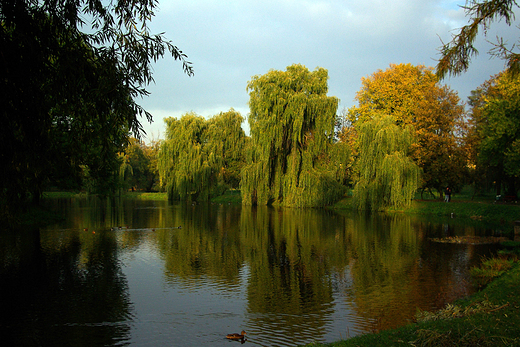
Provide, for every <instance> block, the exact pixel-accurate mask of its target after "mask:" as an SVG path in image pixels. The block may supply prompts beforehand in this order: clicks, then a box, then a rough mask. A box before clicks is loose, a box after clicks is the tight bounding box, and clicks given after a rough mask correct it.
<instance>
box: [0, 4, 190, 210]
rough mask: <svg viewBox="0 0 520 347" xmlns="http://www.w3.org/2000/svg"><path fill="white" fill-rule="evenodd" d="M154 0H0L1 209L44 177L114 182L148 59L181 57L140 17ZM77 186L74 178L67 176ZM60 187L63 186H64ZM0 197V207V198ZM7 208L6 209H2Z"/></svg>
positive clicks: (34, 194) (31, 192) (29, 193)
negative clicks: (106, 0) (82, 176)
mask: <svg viewBox="0 0 520 347" xmlns="http://www.w3.org/2000/svg"><path fill="white" fill-rule="evenodd" d="M156 7H157V1H155V0H151V1H149V0H136V1H125V0H119V1H115V2H112V1H110V2H104V1H101V0H78V1H68V0H41V1H36V0H3V1H1V2H0V47H2V48H1V52H2V53H1V54H0V91H1V93H0V98H1V104H2V108H1V109H0V122H1V123H2V128H0V137H1V138H2V141H1V143H0V162H1V163H2V165H0V176H1V177H3V179H2V180H1V181H0V202H1V203H2V206H3V208H5V209H4V210H3V211H0V212H1V213H2V214H4V215H5V214H11V212H12V210H13V209H16V206H18V207H20V206H23V205H24V204H25V203H26V202H27V201H28V200H29V199H31V198H32V199H33V200H34V201H36V202H37V200H38V198H39V196H40V194H41V190H42V188H43V186H44V185H48V184H53V185H63V184H64V182H65V181H67V183H66V184H67V185H68V186H69V185H71V184H73V183H71V182H70V180H67V177H71V176H73V177H81V175H82V170H83V174H85V172H88V176H89V177H90V178H92V179H93V182H95V186H96V187H97V188H96V190H97V191H100V192H105V193H106V192H109V191H110V190H111V189H113V185H114V184H115V182H116V181H117V171H118V168H119V166H120V162H119V160H118V159H117V153H118V152H120V151H121V149H122V147H123V146H124V145H125V142H126V140H127V138H128V136H129V133H133V134H134V135H135V136H137V137H139V136H140V135H141V134H142V133H143V128H142V125H141V122H140V118H139V117H140V116H145V117H146V118H147V120H151V115H150V114H149V113H148V112H146V110H144V109H143V108H142V107H141V106H140V105H139V104H138V103H137V102H136V101H135V99H136V98H137V97H142V96H146V95H147V94H148V92H147V91H146V89H145V88H146V85H147V84H148V83H150V82H152V81H153V77H152V68H151V64H152V63H153V62H154V61H155V60H157V59H158V58H160V57H163V56H164V55H165V54H167V53H168V52H169V53H170V54H171V55H172V57H173V58H174V59H176V60H180V61H181V62H182V65H183V69H184V71H185V72H186V73H187V74H188V75H191V74H192V73H193V70H192V67H191V65H190V63H189V62H188V61H187V60H186V56H185V55H184V54H183V53H182V52H181V51H180V50H179V49H178V48H177V47H176V46H174V45H173V44H172V43H171V42H170V41H168V40H166V39H165V38H164V36H163V35H162V34H159V35H152V34H151V33H150V31H149V29H148V24H149V22H150V20H151V18H152V16H153V14H154V11H155V9H156ZM74 185H76V186H77V183H74ZM69 188H70V186H69ZM6 206H7V207H6ZM10 211H11V212H10Z"/></svg>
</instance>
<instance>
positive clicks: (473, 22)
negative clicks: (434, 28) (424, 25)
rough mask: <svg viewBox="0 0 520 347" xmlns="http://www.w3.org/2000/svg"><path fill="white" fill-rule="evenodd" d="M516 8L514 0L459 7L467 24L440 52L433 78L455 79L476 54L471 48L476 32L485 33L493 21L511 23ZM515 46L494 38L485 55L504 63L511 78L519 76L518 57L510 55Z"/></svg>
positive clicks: (489, 0)
mask: <svg viewBox="0 0 520 347" xmlns="http://www.w3.org/2000/svg"><path fill="white" fill-rule="evenodd" d="M516 7H519V6H518V3H517V2H516V1H515V0H480V1H476V0H468V1H466V6H463V8H464V10H465V11H466V15H467V16H468V17H469V24H468V25H465V26H463V27H462V28H461V29H460V32H459V33H458V34H455V35H453V37H452V40H451V41H450V42H448V43H447V44H443V46H442V47H441V48H440V53H441V58H440V59H439V62H438V64H437V76H439V77H440V78H443V77H445V76H446V75H448V74H449V75H453V76H456V75H459V74H460V73H462V72H465V71H466V70H467V69H468V67H469V63H470V60H471V58H472V57H473V56H476V55H477V54H478V50H477V49H476V48H475V46H474V45H473V44H474V42H475V39H476V38H477V36H478V31H479V28H481V29H483V30H484V32H485V33H487V30H488V29H489V27H490V25H491V23H492V22H494V21H501V20H502V19H503V20H504V21H505V22H506V24H507V25H511V24H513V23H514V21H515V8H516ZM514 49H515V45H512V46H511V47H507V42H504V39H503V38H501V37H498V36H497V43H496V44H494V47H493V49H491V50H490V51H489V53H490V54H491V55H492V56H495V57H499V58H501V59H504V60H505V61H506V65H507V68H508V70H509V71H510V72H511V73H513V74H514V75H516V74H518V73H519V72H520V54H518V53H516V52H514Z"/></svg>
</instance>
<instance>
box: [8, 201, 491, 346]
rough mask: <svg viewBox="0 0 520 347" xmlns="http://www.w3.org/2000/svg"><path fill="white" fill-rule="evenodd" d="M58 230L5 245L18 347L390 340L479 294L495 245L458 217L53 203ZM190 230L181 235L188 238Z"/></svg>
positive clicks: (11, 327)
mask: <svg viewBox="0 0 520 347" xmlns="http://www.w3.org/2000/svg"><path fill="white" fill-rule="evenodd" d="M46 203H47V204H48V205H49V206H50V207H51V208H53V209H56V210H59V211H61V212H62V213H63V214H64V216H65V217H66V218H65V221H63V222H62V223H60V224H57V225H53V226H50V227H46V228H43V229H39V230H38V229H36V230H16V231H9V230H2V233H0V295H1V297H0V303H1V304H0V336H2V342H3V344H6V345H9V346H56V345H63V346H126V345H130V346H201V345H206V346H234V345H236V346H237V345H238V343H239V342H235V341H228V340H226V339H225V338H224V336H225V335H226V334H227V333H232V332H240V331H241V330H245V331H247V336H248V339H247V341H246V343H247V344H250V345H256V346H295V345H298V344H305V343H310V342H313V341H320V342H332V341H336V340H339V339H342V338H347V337H352V336H356V335H359V334H363V333H366V332H372V331H377V330H381V329H387V328H392V327H396V326H400V325H403V324H406V323H407V322H409V321H411V320H412V319H413V316H414V315H415V313H416V311H417V309H421V310H434V309H437V308H440V307H442V306H444V305H445V304H446V303H447V302H450V301H452V300H454V299H456V298H458V297H461V296H464V295H467V294H469V293H471V291H472V289H471V286H470V283H469V277H468V269H469V268H470V267H471V266H473V265H475V264H476V262H478V261H479V259H480V257H481V256H482V255H487V254H488V253H489V252H490V251H491V250H490V249H489V247H488V246H472V245H460V244H456V245H453V244H441V243H435V242H432V241H430V240H429V238H432V237H442V236H448V235H450V236H453V235H468V234H470V235H475V234H476V235H479V234H483V233H488V234H489V233H490V232H491V231H486V230H484V229H478V228H475V227H470V226H464V225H459V224H457V223H456V220H453V219H446V220H437V221H435V222H428V221H425V220H420V219H415V218H411V217H409V216H397V217H384V216H381V215H371V216H364V215H358V214H343V215H342V214H337V213H335V212H331V211H324V210H311V209H309V210H299V209H274V208H253V209H251V208H246V207H241V206H233V205H231V206H228V205H196V206H192V205H191V204H185V203H180V204H173V205H172V204H168V203H167V202H164V201H131V200H123V201H106V202H102V201H100V200H97V199H55V200H54V199H53V200H47V201H46ZM179 227H180V228H179Z"/></svg>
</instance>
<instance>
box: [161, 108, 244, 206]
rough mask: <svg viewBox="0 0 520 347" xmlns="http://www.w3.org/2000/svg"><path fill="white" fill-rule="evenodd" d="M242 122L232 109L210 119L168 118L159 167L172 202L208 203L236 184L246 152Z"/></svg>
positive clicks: (193, 117) (194, 115)
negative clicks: (201, 201) (199, 201)
mask: <svg viewBox="0 0 520 347" xmlns="http://www.w3.org/2000/svg"><path fill="white" fill-rule="evenodd" d="M243 120H244V119H243V117H242V116H241V115H240V113H238V112H236V111H235V110H233V109H231V110H229V111H228V112H226V113H220V114H219V115H216V116H215V117H213V118H211V119H209V120H206V119H205V118H204V117H201V116H198V115H196V114H195V113H193V112H189V113H186V114H184V115H183V116H182V117H181V118H180V119H176V118H166V119H165V122H166V139H165V140H164V142H163V144H162V146H161V149H160V151H159V163H158V167H159V174H160V179H161V182H162V185H163V186H165V187H166V191H167V193H168V198H169V199H170V200H192V201H195V200H208V199H210V198H211V197H212V196H217V195H221V194H222V193H223V192H224V191H225V190H227V189H229V188H230V187H231V186H232V185H233V184H236V181H237V177H236V175H238V171H239V170H240V168H241V165H240V163H241V162H242V161H243V159H242V158H243V153H244V143H245V134H244V131H243V129H242V127H241V124H242V122H243Z"/></svg>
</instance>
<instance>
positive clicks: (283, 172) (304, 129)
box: [240, 65, 343, 207]
mask: <svg viewBox="0 0 520 347" xmlns="http://www.w3.org/2000/svg"><path fill="white" fill-rule="evenodd" d="M327 79H328V72H327V70H325V69H323V68H318V69H316V70H315V71H313V72H310V71H309V70H308V69H307V68H306V67H305V66H302V65H292V66H289V67H287V71H276V70H271V71H269V72H268V73H267V74H265V75H261V76H254V77H253V78H252V79H251V81H250V82H249V83H248V85H247V90H248V91H249V96H250V99H249V108H250V115H249V125H250V129H251V140H250V141H251V142H250V145H249V146H248V152H247V154H246V164H245V166H244V168H243V170H242V174H241V183H240V187H241V192H242V202H243V203H244V204H251V205H256V204H259V205H269V204H275V205H283V206H294V207H304V206H309V207H310V206H323V205H327V204H330V203H333V202H335V201H336V200H337V199H338V198H340V197H341V196H342V195H343V186H342V185H340V184H339V183H338V179H337V170H338V167H339V164H340V163H338V161H340V160H341V159H338V157H337V156H332V155H331V153H333V152H331V151H329V149H330V148H331V146H332V139H333V135H334V122H335V118H336V110H337V108H338V99H337V98H335V97H329V96H327V90H328V87H327Z"/></svg>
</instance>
